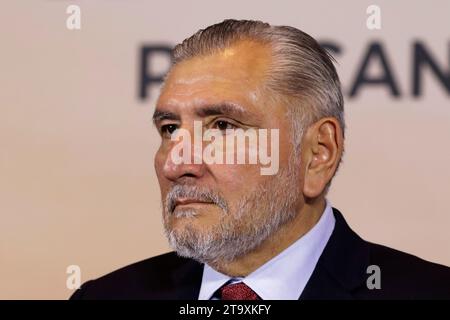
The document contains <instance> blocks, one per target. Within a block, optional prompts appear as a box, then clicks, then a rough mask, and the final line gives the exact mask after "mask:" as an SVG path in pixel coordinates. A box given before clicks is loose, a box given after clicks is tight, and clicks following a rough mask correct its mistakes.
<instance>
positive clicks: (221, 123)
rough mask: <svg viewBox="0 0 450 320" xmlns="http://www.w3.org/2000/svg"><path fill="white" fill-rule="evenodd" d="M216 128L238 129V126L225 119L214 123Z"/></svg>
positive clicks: (223, 129)
mask: <svg viewBox="0 0 450 320" xmlns="http://www.w3.org/2000/svg"><path fill="white" fill-rule="evenodd" d="M213 127H214V128H216V129H219V130H220V131H225V130H227V129H236V126H235V125H234V124H232V123H230V122H228V121H225V120H218V121H216V122H215V123H214V126H213Z"/></svg>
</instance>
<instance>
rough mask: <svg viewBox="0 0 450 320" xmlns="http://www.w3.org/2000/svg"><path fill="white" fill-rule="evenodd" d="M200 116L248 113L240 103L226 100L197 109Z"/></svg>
mask: <svg viewBox="0 0 450 320" xmlns="http://www.w3.org/2000/svg"><path fill="white" fill-rule="evenodd" d="M195 114H196V115H197V116H199V117H208V116H216V115H229V116H235V117H243V116H245V115H247V114H248V112H247V111H245V109H244V108H243V107H241V106H240V105H238V104H236V103H231V102H224V103H220V104H215V105H208V106H204V107H201V108H199V109H197V110H196V111H195Z"/></svg>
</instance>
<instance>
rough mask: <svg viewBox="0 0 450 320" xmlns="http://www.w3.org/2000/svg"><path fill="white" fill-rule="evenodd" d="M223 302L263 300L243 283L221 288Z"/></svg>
mask: <svg viewBox="0 0 450 320" xmlns="http://www.w3.org/2000/svg"><path fill="white" fill-rule="evenodd" d="M220 292H221V297H222V300H260V299H261V298H260V297H259V296H258V295H257V294H256V292H255V291H253V290H252V289H251V288H250V287H249V286H247V285H246V284H245V283H243V282H239V283H233V284H226V285H224V286H223V287H222V288H220Z"/></svg>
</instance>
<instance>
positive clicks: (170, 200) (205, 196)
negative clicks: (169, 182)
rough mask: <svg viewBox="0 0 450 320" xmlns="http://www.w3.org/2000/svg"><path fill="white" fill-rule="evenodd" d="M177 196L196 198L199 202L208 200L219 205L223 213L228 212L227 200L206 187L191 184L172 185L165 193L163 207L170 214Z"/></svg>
mask: <svg viewBox="0 0 450 320" xmlns="http://www.w3.org/2000/svg"><path fill="white" fill-rule="evenodd" d="M179 198H189V199H194V200H198V201H199V202H210V203H213V204H215V205H217V206H218V207H220V208H221V209H222V210H223V211H224V213H228V204H227V201H226V200H225V199H224V198H223V197H222V196H221V195H220V194H219V193H218V192H215V191H213V190H209V189H206V188H200V187H197V186H192V185H180V184H177V185H175V186H173V187H172V188H171V189H170V191H169V192H168V193H167V195H166V199H165V209H166V212H168V213H169V214H172V213H173V211H174V210H175V207H176V202H177V200H178V199H179Z"/></svg>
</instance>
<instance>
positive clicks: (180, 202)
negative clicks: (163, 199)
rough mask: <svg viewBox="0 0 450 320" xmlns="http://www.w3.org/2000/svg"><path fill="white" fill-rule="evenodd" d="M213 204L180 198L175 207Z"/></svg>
mask: <svg viewBox="0 0 450 320" xmlns="http://www.w3.org/2000/svg"><path fill="white" fill-rule="evenodd" d="M211 203H212V202H208V201H203V200H199V199H192V198H179V199H177V200H176V201H175V207H176V206H179V205H180V206H183V205H188V204H211Z"/></svg>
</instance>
